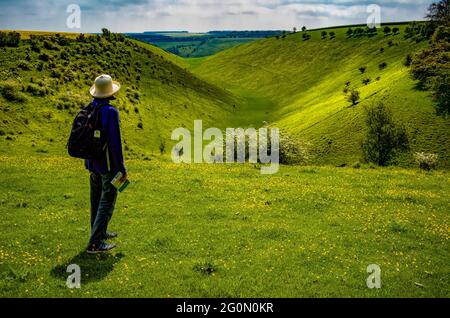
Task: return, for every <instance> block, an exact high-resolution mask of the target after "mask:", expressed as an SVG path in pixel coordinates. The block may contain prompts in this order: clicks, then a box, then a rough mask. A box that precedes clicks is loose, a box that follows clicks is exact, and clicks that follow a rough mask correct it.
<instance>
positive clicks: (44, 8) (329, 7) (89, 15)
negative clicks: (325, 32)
mask: <svg viewBox="0 0 450 318" xmlns="http://www.w3.org/2000/svg"><path fill="white" fill-rule="evenodd" d="M432 2H433V0H368V1H366V0H360V1H357V0H102V1H95V0H94V1H93V0H78V1H77V0H69V1H66V0H47V1H46V0H14V1H5V0H0V29H6V30H12V29H15V30H50V31H77V32H85V33H87V32H98V31H99V30H100V29H101V28H102V27H107V28H109V29H111V30H112V31H114V32H142V31H155V30H158V31H160V30H188V31H193V32H202V31H209V30H250V29H251V30H263V29H264V30H269V29H278V30H279V29H292V27H294V26H296V27H297V28H299V27H301V26H303V25H305V26H307V27H308V28H316V27H323V26H334V25H343V24H356V23H366V20H367V17H368V15H369V14H368V13H367V6H368V5H369V4H378V5H379V6H380V7H381V21H382V22H393V21H411V20H421V19H423V17H424V15H425V12H426V8H427V7H428V5H429V4H430V3H432ZM70 4H77V5H78V6H79V7H80V9H81V28H80V29H69V28H68V27H67V23H66V21H67V18H68V17H69V15H70V13H67V8H68V6H69V5H70Z"/></svg>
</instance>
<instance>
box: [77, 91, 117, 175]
mask: <svg viewBox="0 0 450 318" xmlns="http://www.w3.org/2000/svg"><path fill="white" fill-rule="evenodd" d="M92 103H93V104H94V106H96V107H102V108H101V110H100V116H101V125H102V128H101V135H102V136H103V138H105V139H104V140H106V143H107V151H105V155H104V156H103V158H101V159H94V160H86V161H85V166H86V169H88V170H89V171H91V172H94V173H98V174H105V173H107V172H113V173H117V172H119V171H120V172H122V173H126V169H125V165H124V163H123V152H122V139H121V137H120V127H119V112H118V111H117V109H115V108H114V107H112V106H111V105H110V104H109V100H108V99H94V101H93V102H92Z"/></svg>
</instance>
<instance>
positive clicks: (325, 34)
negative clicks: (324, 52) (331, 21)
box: [320, 31, 328, 39]
mask: <svg viewBox="0 0 450 318" xmlns="http://www.w3.org/2000/svg"><path fill="white" fill-rule="evenodd" d="M320 34H321V35H322V39H325V38H326V37H327V35H328V33H327V31H322V32H321V33H320Z"/></svg>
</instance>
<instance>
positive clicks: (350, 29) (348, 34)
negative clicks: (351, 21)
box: [345, 28, 353, 37]
mask: <svg viewBox="0 0 450 318" xmlns="http://www.w3.org/2000/svg"><path fill="white" fill-rule="evenodd" d="M345 34H347V36H348V37H351V36H352V35H353V29H352V28H348V30H347V32H346V33H345Z"/></svg>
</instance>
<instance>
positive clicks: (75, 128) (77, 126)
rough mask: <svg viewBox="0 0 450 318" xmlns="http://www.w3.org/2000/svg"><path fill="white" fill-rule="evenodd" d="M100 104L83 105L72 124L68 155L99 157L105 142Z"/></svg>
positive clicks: (88, 157)
mask: <svg viewBox="0 0 450 318" xmlns="http://www.w3.org/2000/svg"><path fill="white" fill-rule="evenodd" d="M100 109H101V106H94V105H93V104H92V103H91V104H89V105H87V106H86V107H84V108H83V109H82V110H81V111H80V112H79V113H78V115H77V116H76V117H75V120H74V121H73V124H72V130H71V132H70V137H69V141H68V143H67V150H68V152H69V155H70V156H72V157H75V158H81V159H101V158H102V156H103V154H104V153H105V148H106V142H105V138H104V137H103V136H102V133H101V130H102V129H101V115H100Z"/></svg>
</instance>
